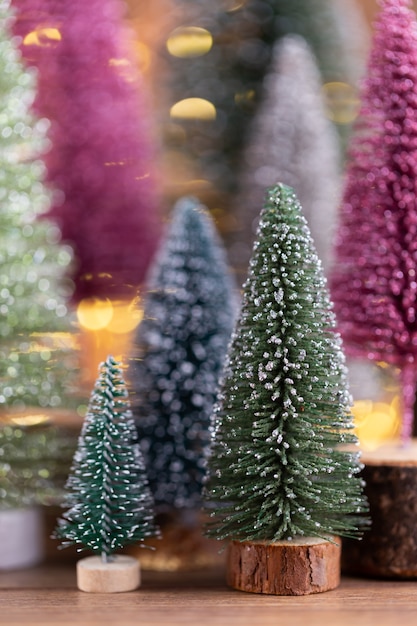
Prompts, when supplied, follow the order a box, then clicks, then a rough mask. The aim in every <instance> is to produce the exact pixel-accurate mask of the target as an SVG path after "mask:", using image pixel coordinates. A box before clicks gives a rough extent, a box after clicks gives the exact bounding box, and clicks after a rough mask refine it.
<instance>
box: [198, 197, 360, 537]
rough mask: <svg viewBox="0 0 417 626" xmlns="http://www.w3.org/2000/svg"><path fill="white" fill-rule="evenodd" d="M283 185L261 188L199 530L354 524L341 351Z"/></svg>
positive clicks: (352, 458)
mask: <svg viewBox="0 0 417 626" xmlns="http://www.w3.org/2000/svg"><path fill="white" fill-rule="evenodd" d="M334 327H335V320H334V315H333V312H332V308H331V304H330V301H329V297H328V291H327V287H326V282H325V278H324V275H323V270H322V267H321V263H320V261H319V259H318V257H317V254H316V252H315V248H314V244H313V241H312V239H311V235H310V232H309V229H308V226H307V223H306V221H305V218H304V217H303V216H302V215H301V207H300V204H299V202H298V200H297V198H296V196H295V194H294V192H293V190H292V189H291V188H289V187H286V186H284V185H278V186H276V187H274V188H272V189H270V190H269V193H268V196H267V200H266V203H265V206H264V209H263V211H262V213H261V219H260V224H259V228H258V232H257V240H256V243H255V246H254V251H253V256H252V259H251V262H250V268H249V275H248V278H247V281H246V283H245V285H244V295H243V304H242V310H241V315H240V318H239V320H238V323H237V325H236V328H235V332H234V335H233V338H232V342H231V345H230V348H229V353H228V358H227V362H226V367H225V371H224V374H223V379H222V384H221V389H220V394H219V399H218V402H217V404H216V407H215V411H214V419H213V440H212V449H211V453H210V456H209V459H208V481H207V493H206V496H207V500H208V504H209V506H210V507H214V512H213V520H212V526H211V527H210V528H209V530H208V534H209V535H211V536H214V537H216V538H218V539H223V538H231V539H235V540H240V541H244V540H260V541H267V542H276V541H278V540H282V539H290V538H294V537H296V536H300V535H301V536H316V537H317V536H318V537H326V536H327V535H355V534H357V533H358V532H359V530H360V527H361V526H362V525H363V523H364V519H365V518H364V516H363V513H364V512H365V511H366V503H365V500H364V498H363V495H362V482H361V480H360V478H359V477H358V476H357V474H358V472H359V471H360V469H361V466H360V463H359V461H358V453H357V452H356V451H351V450H350V448H349V447H348V446H351V445H352V444H356V443H357V442H356V437H355V435H354V434H353V432H352V427H353V426H352V416H351V414H350V408H349V407H350V395H349V392H348V388H347V383H346V372H345V365H344V355H343V352H342V347H341V342H340V338H339V336H338V335H337V334H336V333H335V331H334Z"/></svg>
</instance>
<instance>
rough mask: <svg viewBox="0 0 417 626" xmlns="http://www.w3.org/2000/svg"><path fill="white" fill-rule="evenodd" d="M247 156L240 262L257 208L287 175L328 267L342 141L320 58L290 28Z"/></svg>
mask: <svg viewBox="0 0 417 626" xmlns="http://www.w3.org/2000/svg"><path fill="white" fill-rule="evenodd" d="M242 157H243V158H242V169H241V173H240V176H239V183H240V190H239V194H238V196H237V201H236V202H235V206H236V208H235V215H236V216H237V218H238V223H239V224H240V225H241V229H242V230H244V234H242V232H241V230H239V229H238V230H237V232H236V233H234V239H235V241H236V242H237V244H238V245H236V246H232V248H231V250H232V253H231V258H232V261H233V263H234V265H235V266H238V267H242V268H245V269H246V267H247V263H248V260H249V256H250V250H251V248H252V243H253V239H254V236H255V235H254V233H255V230H256V220H257V219H258V217H259V216H258V214H257V213H255V210H256V207H259V206H262V202H263V200H264V193H265V189H267V188H268V187H270V186H272V185H273V184H275V181H277V180H280V181H282V182H283V183H285V184H287V185H289V186H290V187H292V188H293V189H294V190H295V192H296V194H297V197H298V198H299V200H300V203H301V206H302V207H303V212H304V215H305V217H306V218H307V222H308V225H309V227H310V230H311V234H312V236H313V239H314V242H315V245H316V249H317V253H318V255H319V258H320V260H321V261H322V263H323V266H324V269H325V270H327V268H328V266H329V264H330V256H331V248H332V234H333V226H334V223H335V218H336V210H335V209H336V207H337V205H338V200H339V188H340V171H341V155H340V146H339V141H338V138H337V134H336V131H335V129H334V126H333V124H332V123H331V122H330V120H329V119H328V118H327V112H326V107H325V103H324V99H323V95H322V81H321V77H320V75H319V71H318V69H317V65H316V61H315V59H314V57H313V55H312V52H311V50H310V48H309V46H308V45H307V44H306V42H305V41H304V40H303V39H302V38H301V37H299V36H295V35H287V36H286V37H284V38H282V39H280V40H279V41H278V43H277V44H276V45H275V48H274V52H273V59H272V61H271V67H270V71H269V73H268V74H267V76H266V79H265V81H264V86H263V99H262V101H261V102H260V104H259V107H258V109H257V113H256V115H255V117H254V119H253V122H252V125H251V128H250V130H249V132H248V141H247V146H246V148H245V150H244V152H243V155H242ZM242 241H244V242H246V243H247V253H246V254H243V250H244V249H243V246H242ZM234 249H236V250H237V251H238V256H239V258H235V256H236V255H234V254H233V250H234Z"/></svg>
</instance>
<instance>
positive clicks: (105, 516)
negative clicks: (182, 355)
mask: <svg viewBox="0 0 417 626" xmlns="http://www.w3.org/2000/svg"><path fill="white" fill-rule="evenodd" d="M99 372H100V373H99V377H98V379H97V382H96V385H95V387H94V390H93V392H92V395H91V399H90V404H89V409H88V412H87V415H86V418H85V421H84V425H83V428H82V431H81V435H80V439H79V442H78V449H77V451H76V453H75V456H74V461H73V465H72V469H71V473H70V476H69V478H68V481H67V490H68V494H67V497H66V500H65V502H64V505H66V506H67V507H69V508H68V510H67V511H66V513H64V515H63V517H62V518H61V519H60V520H59V521H58V527H57V529H56V531H55V536H56V537H57V538H60V539H64V540H66V542H65V543H64V546H66V545H72V544H78V545H82V546H83V547H84V548H90V549H91V550H92V551H93V552H94V553H98V554H101V556H102V559H103V561H107V559H108V557H109V556H111V555H112V554H113V553H114V551H115V550H116V549H118V548H122V547H123V546H125V545H127V544H130V543H133V542H141V541H143V540H144V539H145V538H146V537H149V536H152V535H155V534H157V530H156V528H155V526H154V523H153V500H152V497H151V494H150V491H149V486H148V482H147V478H146V473H145V469H144V465H143V461H142V457H141V454H140V449H139V446H138V444H137V442H136V438H137V434H136V429H135V425H134V422H133V419H132V415H131V411H130V405H129V399H128V392H127V388H126V385H125V382H124V379H123V375H122V368H121V365H120V364H119V363H117V362H116V361H115V360H114V359H113V357H111V356H109V357H108V358H107V360H106V361H105V362H104V363H102V364H101V365H100V368H99Z"/></svg>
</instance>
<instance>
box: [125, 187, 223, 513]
mask: <svg viewBox="0 0 417 626" xmlns="http://www.w3.org/2000/svg"><path fill="white" fill-rule="evenodd" d="M234 317H235V292H234V285H233V281H232V280H231V276H230V274H229V271H228V267H227V262H226V256H225V253H224V249H223V247H222V245H221V241H220V238H219V237H218V235H217V232H216V229H215V227H214V224H213V223H212V220H211V217H210V215H209V213H208V212H207V211H206V210H204V207H202V205H201V204H200V203H199V201H198V200H196V199H195V198H182V199H181V200H180V201H178V202H177V204H176V205H175V207H174V210H173V215H172V220H171V223H170V227H169V229H168V231H167V233H166V236H165V241H164V243H163V244H162V246H161V248H160V251H159V254H158V255H157V257H156V258H155V261H154V264H153V267H152V273H151V275H150V278H149V281H148V292H147V295H146V299H145V303H144V318H143V321H142V322H141V324H140V326H139V328H138V332H137V336H136V341H135V344H136V345H135V354H134V358H132V360H131V364H130V368H129V375H130V378H131V381H132V387H133V388H134V390H135V393H136V398H137V400H136V401H135V418H136V423H137V427H138V431H139V439H140V441H141V445H142V450H143V454H144V458H145V463H146V469H147V474H148V477H149V483H150V486H151V490H152V493H153V495H154V498H155V506H156V509H157V511H158V513H160V512H164V513H165V512H171V511H173V510H177V511H182V510H183V509H198V510H199V509H200V505H201V490H202V483H203V480H204V474H205V469H204V464H205V453H206V450H207V447H208V445H209V441H210V435H209V426H210V415H211V411H212V408H213V403H214V401H215V397H216V393H217V389H218V381H219V377H220V372H221V369H222V366H223V360H224V356H225V354H226V349H227V344H228V342H229V339H230V336H231V333H232V329H233V320H234Z"/></svg>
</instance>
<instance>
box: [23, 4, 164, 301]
mask: <svg viewBox="0 0 417 626" xmlns="http://www.w3.org/2000/svg"><path fill="white" fill-rule="evenodd" d="M16 8H17V10H18V21H17V23H16V27H15V32H16V33H17V34H18V35H20V36H21V37H22V38H23V44H22V46H21V49H22V53H23V55H24V58H25V59H26V60H27V62H28V63H29V64H31V65H34V66H35V67H36V68H37V69H38V75H39V88H38V93H37V97H36V100H35V104H34V106H35V110H36V112H37V113H38V114H39V115H42V116H45V117H47V118H48V119H50V120H51V128H50V131H49V138H50V140H51V149H50V151H49V152H48V154H47V155H46V158H45V162H46V165H47V176H48V181H49V182H50V183H51V185H52V186H53V187H54V189H55V190H56V194H55V195H54V202H53V205H52V207H51V211H50V214H51V216H52V217H53V218H54V219H55V220H56V222H57V223H58V225H59V227H60V228H61V230H62V235H63V238H64V240H66V241H68V242H70V244H71V245H72V246H73V248H74V252H75V255H76V258H77V266H76V268H75V270H74V279H75V287H76V289H75V293H74V299H76V300H80V299H81V298H84V297H94V296H107V297H116V296H117V297H119V296H124V295H126V294H127V295H129V296H131V294H132V286H138V285H140V284H141V282H142V280H143V277H144V274H145V272H146V269H147V267H148V265H149V262H150V260H151V257H152V255H153V253H154V251H155V249H156V246H157V242H158V238H159V232H160V220H159V216H158V204H159V200H158V194H157V191H156V181H155V171H154V169H155V163H154V161H155V150H154V146H153V144H152V131H151V116H150V114H149V111H148V110H147V105H146V103H145V100H146V97H145V87H144V82H143V81H142V80H141V77H140V76H138V72H137V70H136V65H135V61H134V60H133V57H132V49H131V48H129V46H128V45H127V42H128V41H131V40H132V37H131V36H130V35H129V33H127V32H126V28H125V26H124V25H123V9H124V5H123V4H122V3H121V2H119V0H105V1H104V0H91V1H89V2H88V3H85V2H84V0H72V1H71V2H62V1H61V0H49V1H48V2H45V1H44V0H17V1H16ZM48 29H49V30H50V31H52V33H55V34H54V35H48V32H49V31H48ZM27 35H31V36H29V37H27ZM25 37H26V39H25Z"/></svg>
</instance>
